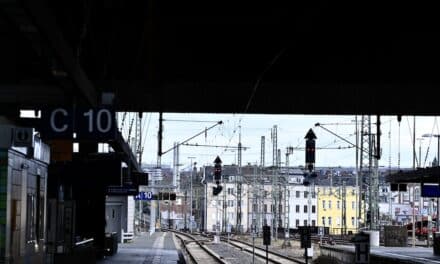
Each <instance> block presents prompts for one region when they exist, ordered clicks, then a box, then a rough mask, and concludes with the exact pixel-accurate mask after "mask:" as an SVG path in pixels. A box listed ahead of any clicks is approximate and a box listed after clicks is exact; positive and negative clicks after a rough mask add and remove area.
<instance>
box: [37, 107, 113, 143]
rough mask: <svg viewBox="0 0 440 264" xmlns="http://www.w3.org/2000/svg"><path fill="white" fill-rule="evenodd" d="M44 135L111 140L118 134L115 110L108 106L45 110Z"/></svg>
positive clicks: (48, 136) (47, 136) (53, 137)
mask: <svg viewBox="0 0 440 264" xmlns="http://www.w3.org/2000/svg"><path fill="white" fill-rule="evenodd" d="M43 123H44V130H43V131H44V132H43V133H44V137H46V138H51V139H55V138H72V137H73V133H76V139H78V140H82V139H94V140H96V139H98V140H109V139H114V138H115V136H116V119H115V112H114V111H113V110H111V109H108V108H89V109H80V110H76V111H73V110H72V109H67V108H63V107H59V108H54V109H50V110H46V111H44V112H43Z"/></svg>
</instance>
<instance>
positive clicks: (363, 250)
mask: <svg viewBox="0 0 440 264" xmlns="http://www.w3.org/2000/svg"><path fill="white" fill-rule="evenodd" d="M351 242H354V245H355V255H356V257H355V263H356V264H367V263H370V235H369V234H366V233H363V232H361V233H359V234H356V235H355V236H354V237H353V238H352V240H351Z"/></svg>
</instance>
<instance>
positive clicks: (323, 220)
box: [322, 216, 325, 226]
mask: <svg viewBox="0 0 440 264" xmlns="http://www.w3.org/2000/svg"><path fill="white" fill-rule="evenodd" d="M322 225H323V226H325V216H323V217H322Z"/></svg>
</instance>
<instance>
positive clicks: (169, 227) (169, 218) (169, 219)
mask: <svg viewBox="0 0 440 264" xmlns="http://www.w3.org/2000/svg"><path fill="white" fill-rule="evenodd" d="M170 196H171V193H170V191H169V190H168V229H171V216H170V215H171V197H170Z"/></svg>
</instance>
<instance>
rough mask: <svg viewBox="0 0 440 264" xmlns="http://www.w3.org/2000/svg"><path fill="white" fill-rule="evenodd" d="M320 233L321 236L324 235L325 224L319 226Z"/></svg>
mask: <svg viewBox="0 0 440 264" xmlns="http://www.w3.org/2000/svg"><path fill="white" fill-rule="evenodd" d="M318 235H319V236H320V237H322V236H324V227H323V226H320V227H319V228H318Z"/></svg>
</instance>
